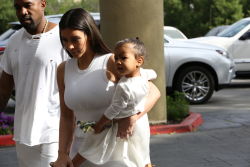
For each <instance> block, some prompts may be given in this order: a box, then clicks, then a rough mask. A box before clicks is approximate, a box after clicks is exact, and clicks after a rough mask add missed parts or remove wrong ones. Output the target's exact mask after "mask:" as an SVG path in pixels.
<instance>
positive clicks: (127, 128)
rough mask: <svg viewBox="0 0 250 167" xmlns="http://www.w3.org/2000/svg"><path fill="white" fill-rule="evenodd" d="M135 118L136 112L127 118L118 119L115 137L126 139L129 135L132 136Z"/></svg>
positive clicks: (136, 116)
mask: <svg viewBox="0 0 250 167" xmlns="http://www.w3.org/2000/svg"><path fill="white" fill-rule="evenodd" d="M137 119H138V115H137V114H135V115H132V116H130V117H127V118H122V119H119V120H118V131H117V137H120V138H122V139H127V138H128V137H129V136H132V134H133V130H134V126H135V123H136V121H137Z"/></svg>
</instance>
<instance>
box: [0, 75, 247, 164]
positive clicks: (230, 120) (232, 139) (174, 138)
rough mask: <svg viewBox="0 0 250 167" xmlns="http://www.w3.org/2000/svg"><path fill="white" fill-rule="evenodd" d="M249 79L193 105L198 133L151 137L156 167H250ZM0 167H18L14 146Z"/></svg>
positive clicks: (1, 156)
mask: <svg viewBox="0 0 250 167" xmlns="http://www.w3.org/2000/svg"><path fill="white" fill-rule="evenodd" d="M249 94H250V79H249V80H248V79H245V80H234V81H233V84H232V86H231V87H230V88H227V89H223V90H221V91H219V92H216V93H214V95H213V97H212V98H211V99H210V101H209V102H208V103H207V104H202V105H191V106H190V111H192V112H198V113H201V114H202V118H203V119H204V123H203V124H202V126H200V127H199V128H198V129H197V131H196V132H190V133H180V134H166V135H165V134H164V135H155V136H152V137H151V158H152V162H153V164H155V165H156V167H183V166H186V167H229V166H232V167H249V166H250V104H249V102H250V96H249ZM0 166H1V167H2V166H3V167H17V160H16V156H15V148H14V147H2V148H0Z"/></svg>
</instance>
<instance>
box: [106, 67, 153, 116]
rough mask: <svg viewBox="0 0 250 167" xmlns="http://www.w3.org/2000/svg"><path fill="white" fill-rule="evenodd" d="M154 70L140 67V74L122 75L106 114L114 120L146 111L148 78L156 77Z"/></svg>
mask: <svg viewBox="0 0 250 167" xmlns="http://www.w3.org/2000/svg"><path fill="white" fill-rule="evenodd" d="M156 77H157V75H156V73H155V71H154V70H151V69H142V68H141V69H140V76H137V77H130V78H126V77H122V78H121V79H120V80H119V82H118V84H117V86H116V89H115V93H114V96H113V99H112V103H111V105H110V106H109V107H108V109H107V110H106V111H105V112H104V115H105V116H106V117H107V118H108V119H110V120H112V119H114V118H125V117H129V116H131V115H134V114H137V113H138V112H143V111H144V106H145V102H146V101H145V100H146V96H147V94H148V91H149V88H148V80H153V79H156Z"/></svg>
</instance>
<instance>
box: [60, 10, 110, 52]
mask: <svg viewBox="0 0 250 167" xmlns="http://www.w3.org/2000/svg"><path fill="white" fill-rule="evenodd" d="M59 28H60V31H61V30H63V29H66V28H70V29H75V30H81V31H83V32H84V33H85V34H86V35H87V36H88V38H90V47H91V49H93V51H94V52H95V53H97V54H107V53H110V52H111V50H110V49H109V48H108V47H107V45H106V44H105V43H104V41H103V39H102V37H101V34H100V31H99V29H98V27H97V26H96V24H95V21H94V19H93V17H92V16H91V15H90V14H89V13H88V12H87V11H85V10H84V9H82V8H75V9H70V10H69V11H67V12H66V13H65V14H64V15H63V16H62V18H61V20H60V22H59ZM61 43H62V41H61ZM69 55H70V54H69ZM70 56H71V55H70ZM71 57H72V56H71Z"/></svg>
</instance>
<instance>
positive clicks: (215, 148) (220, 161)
mask: <svg viewBox="0 0 250 167" xmlns="http://www.w3.org/2000/svg"><path fill="white" fill-rule="evenodd" d="M151 157H152V163H153V164H155V165H156V167H184V166H185V167H230V166H231V167H249V166H250V126H242V127H237V128H226V129H216V130H208V131H198V132H191V133H182V134H173V135H158V136H152V138H151Z"/></svg>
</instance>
